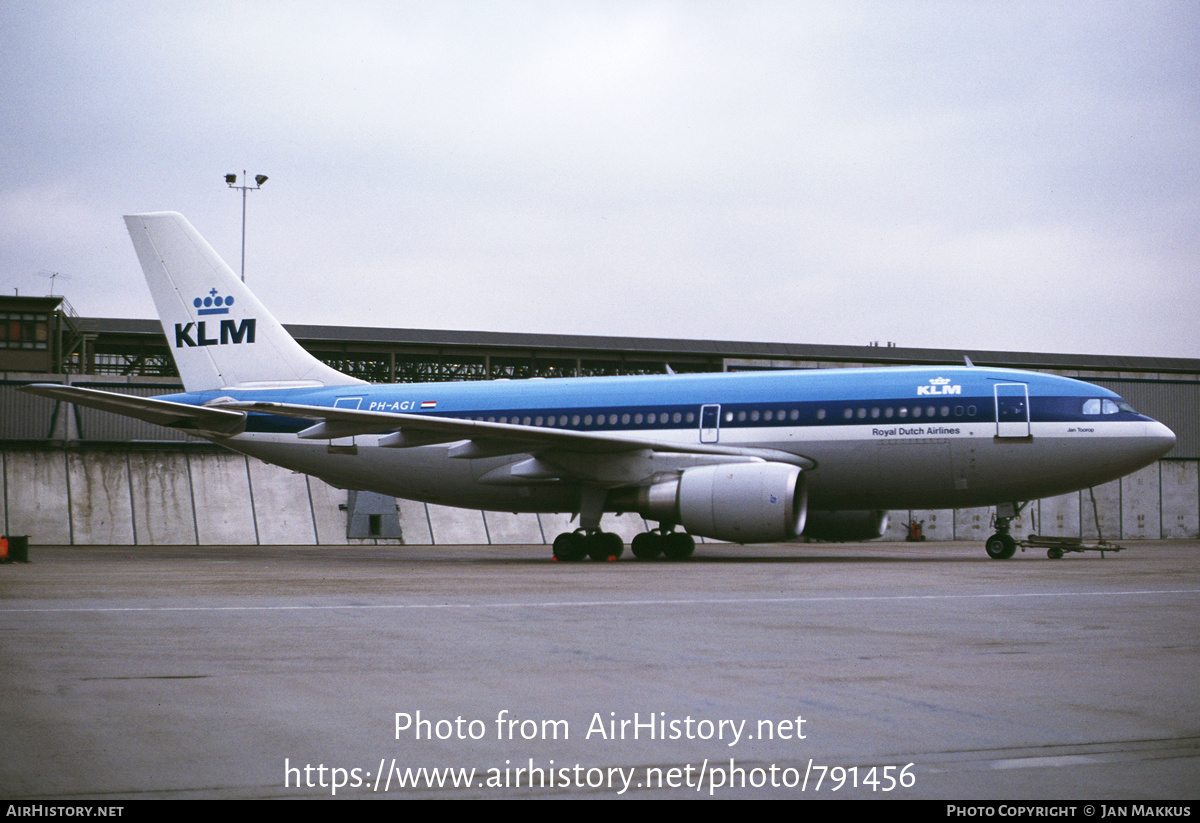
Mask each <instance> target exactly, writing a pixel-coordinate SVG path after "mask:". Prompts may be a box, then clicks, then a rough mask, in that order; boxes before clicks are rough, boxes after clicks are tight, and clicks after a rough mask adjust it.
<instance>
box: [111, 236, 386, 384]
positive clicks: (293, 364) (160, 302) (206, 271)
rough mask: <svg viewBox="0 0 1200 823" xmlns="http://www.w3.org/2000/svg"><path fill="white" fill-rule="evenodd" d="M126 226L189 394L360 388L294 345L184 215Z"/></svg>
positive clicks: (279, 324)
mask: <svg viewBox="0 0 1200 823" xmlns="http://www.w3.org/2000/svg"><path fill="white" fill-rule="evenodd" d="M125 225H126V227H127V228H128V229H129V235H130V237H132V238H133V247H134V248H135V249H136V250H137V256H138V260H139V261H140V262H141V264H142V271H143V272H144V273H145V275H146V283H147V284H148V285H149V286H150V294H151V295H152V296H153V297H154V305H155V307H156V308H157V309H158V316H159V318H160V319H161V320H162V324H163V333H164V334H166V336H167V345H168V347H169V348H170V349H171V356H172V357H174V358H175V365H176V366H177V367H178V368H179V375H180V377H182V378H183V385H184V388H185V389H186V390H187V391H190V392H191V391H206V390H209V389H222V388H238V387H241V388H268V387H276V386H284V385H286V386H302V385H309V386H318V385H323V386H346V385H358V384H361V383H363V381H362V380H359V379H358V378H355V377H350V376H349V375H345V374H342V373H341V372H339V371H336V370H335V369H332V368H330V367H329V366H326V365H325V364H324V363H322V362H321V361H320V360H317V358H315V357H313V356H312V355H311V354H309V353H308V352H307V351H305V350H304V349H303V348H302V347H301V346H300V344H299V343H297V342H296V341H295V340H293V339H292V336H291V335H290V334H288V333H287V331H286V330H285V329H284V328H283V325H282V324H281V323H280V322H279V321H278V320H276V319H275V318H274V317H273V316H272V315H271V313H270V312H269V311H267V310H266V308H265V307H264V306H263V304H262V303H260V302H259V300H258V298H257V297H255V296H254V294H253V293H251V291H250V290H249V289H248V288H246V284H245V283H243V282H242V281H241V280H239V279H238V276H237V275H236V274H234V273H233V269H231V268H229V266H227V265H226V264H225V261H224V260H222V259H221V258H220V256H219V255H218V254H217V253H216V251H214V250H213V247H212V246H210V245H208V243H207V242H206V241H205V240H204V238H203V237H201V236H200V233H199V232H197V231H196V230H195V229H194V228H193V227H192V224H191V223H189V222H188V221H187V219H185V218H184V216H183V215H182V214H177V213H175V212H157V213H154V214H132V215H127V216H126V217H125Z"/></svg>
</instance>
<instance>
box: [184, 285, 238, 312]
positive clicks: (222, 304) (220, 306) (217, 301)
mask: <svg viewBox="0 0 1200 823" xmlns="http://www.w3.org/2000/svg"><path fill="white" fill-rule="evenodd" d="M192 305H193V306H195V307H196V309H197V311H196V313H197V314H229V307H230V306H232V305H233V298H232V297H221V296H220V295H219V294H217V290H216V289H213V290H212V291H210V292H209V293H208V297H197V298H196V299H195V300H193V301H192Z"/></svg>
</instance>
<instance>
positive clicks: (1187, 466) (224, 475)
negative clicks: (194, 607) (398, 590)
mask: <svg viewBox="0 0 1200 823" xmlns="http://www.w3.org/2000/svg"><path fill="white" fill-rule="evenodd" d="M1198 468H1200V462H1198V461H1194V460H1167V461H1161V462H1159V463H1158V464H1156V465H1154V466H1149V467H1147V468H1145V469H1143V470H1141V471H1139V472H1136V473H1134V474H1132V475H1130V476H1128V477H1125V478H1122V479H1121V480H1119V481H1114V482H1112V483H1107V484H1105V485H1104V486H1098V487H1096V488H1095V489H1093V490H1092V492H1091V493H1090V494H1089V492H1087V491H1084V492H1081V493H1077V494H1069V495H1064V496H1062V497H1054V498H1048V499H1045V500H1039V501H1034V502H1033V503H1031V504H1030V505H1029V506H1028V507H1027V508H1026V510H1025V512H1024V513H1023V514H1022V516H1021V517H1020V518H1019V519H1018V520H1017V521H1015V522H1014V523H1013V533H1014V534H1015V535H1017V536H1018V537H1023V536H1025V535H1028V534H1030V533H1038V534H1047V535H1062V536H1075V535H1083V536H1085V537H1089V538H1095V537H1096V536H1097V534H1098V531H1097V528H1096V522H1095V516H1094V515H1093V511H1095V512H1096V513H1098V514H1099V519H1100V531H1101V532H1102V533H1103V536H1104V537H1105V538H1107V539H1111V540H1134V539H1143V538H1144V539H1159V538H1178V539H1187V538H1193V539H1194V538H1198V537H1200V471H1198ZM0 469H2V471H3V493H2V494H0V525H3V528H4V533H5V534H27V535H29V536H30V539H31V542H32V543H34V544H43V545H57V544H77V545H92V544H95V545H178V544H191V545H196V544H234V545H239V544H242V545H255V544H259V545H291V544H298V545H314V544H315V545H346V544H348V543H372V542H397V541H393V540H350V539H348V538H347V537H346V511H345V505H346V492H344V491H342V490H341V489H336V488H334V487H332V486H330V485H328V484H327V483H324V482H323V481H321V480H318V479H316V478H313V477H306V476H305V475H300V474H295V473H293V472H291V471H288V470H287V469H280V468H278V467H275V466H269V465H267V464H265V463H261V462H259V461H257V460H254V459H249V458H246V457H244V456H242V455H238V454H233V453H231V452H226V451H215V450H213V449H212V448H211V447H208V446H206V445H203V446H199V447H193V446H188V445H182V444H181V445H173V444H172V445H168V446H164V447H162V448H130V449H120V448H79V449H69V450H66V451H64V450H62V449H50V448H42V447H19V446H13V447H8V448H6V449H2V450H0ZM1093 495H1094V497H1095V503H1096V505H1095V508H1094V509H1093V505H1092V498H1093ZM397 505H398V507H399V515H400V528H401V532H402V538H401V541H402V542H404V543H406V544H410V545H430V544H439V545H447V544H489V543H493V544H526V543H548V542H551V541H553V540H554V538H555V536H556V535H558V534H559V533H560V532H563V531H570V530H572V529H574V528H575V527H576V526H577V525H578V523H577V521H574V520H572V518H571V516H570V515H567V514H542V515H535V514H512V513H510V512H479V511H473V510H466V509H455V508H451V507H447V506H435V505H425V504H422V503H415V502H412V501H408V500H398V501H397ZM910 520H917V521H924V523H923V527H922V528H923V531H924V534H925V537H926V539H927V540H968V541H977V542H982V541H983V540H985V539H986V538H987V536H988V535H990V534H991V533H992V525H991V524H992V510H991V509H987V508H976V509H958V510H928V509H926V510H913V511H894V512H892V516H891V521H890V524H889V527H888V531H887V534H886V535H885V539H888V540H903V539H904V538H905V536H906V535H907V533H908V529H907V526H906V524H907V523H908V522H909V521H910ZM604 526H605V528H606V529H607V530H610V531H613V532H616V533H617V534H620V535H621V536H622V537H623V538H624V539H625V541H626V542H627V543H628V542H629V541H630V540H632V539H633V537H634V535H636V534H638V533H639V532H641V531H644V530H645V529H646V528H647V526H646V523H645V522H644V521H643V520H642V518H641V517H639V516H638V515H636V514H624V515H621V516H620V517H617V516H616V515H606V516H605V519H604Z"/></svg>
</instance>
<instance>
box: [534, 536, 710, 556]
mask: <svg viewBox="0 0 1200 823" xmlns="http://www.w3.org/2000/svg"><path fill="white" fill-rule="evenodd" d="M630 549H632V551H633V556H634V557H636V558H637V559H638V560H656V559H658V558H659V557H660V556H661V557H665V558H666V559H667V560H687V559H688V558H689V557H691V556H692V553H693V552H695V551H696V539H695V538H694V537H692V536H691V535H690V534H688V533H687V532H677V531H672V530H669V529H655V530H654V531H650V532H645V533H643V534H639V535H638V536H637V537H635V538H633V543H632V544H631V545H630ZM624 551H625V542H624V541H623V540H621V536H620V535H617V534H613V533H612V532H603V531H600V530H599V529H576V530H575V531H573V532H563V533H562V534H560V535H559V536H558V537H556V538H554V559H555V560H560V561H568V562H574V561H577V560H583V559H584V558H585V557H590V558H591V559H592V560H595V561H603V560H619V559H620V557H621V555H622V554H623V553H624Z"/></svg>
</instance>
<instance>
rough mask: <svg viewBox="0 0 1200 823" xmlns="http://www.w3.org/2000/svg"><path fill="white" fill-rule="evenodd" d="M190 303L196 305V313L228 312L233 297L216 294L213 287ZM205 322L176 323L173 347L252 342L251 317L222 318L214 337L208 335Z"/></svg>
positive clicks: (252, 319)
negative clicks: (193, 335) (237, 319)
mask: <svg viewBox="0 0 1200 823" xmlns="http://www.w3.org/2000/svg"><path fill="white" fill-rule="evenodd" d="M192 305H193V306H195V307H196V313H197V314H199V315H212V314H229V307H230V306H232V305H233V298H232V297H221V296H220V295H218V294H217V290H216V289H213V290H212V291H210V292H209V293H208V297H197V298H196V299H195V300H193V301H192ZM206 322H207V321H204V320H200V321H198V322H195V323H176V324H175V348H177V349H182V348H183V347H184V346H224V345H227V344H236V343H253V342H254V318H253V317H247V318H246V319H244V320H242V321H241V322H240V323H238V322H236V321H234V320H222V321H221V324H220V329H219V331H217V336H215V337H209V336H208V330H207V329H206V328H205V324H206ZM193 329H195V334H196V336H195V337H192V330H193Z"/></svg>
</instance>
